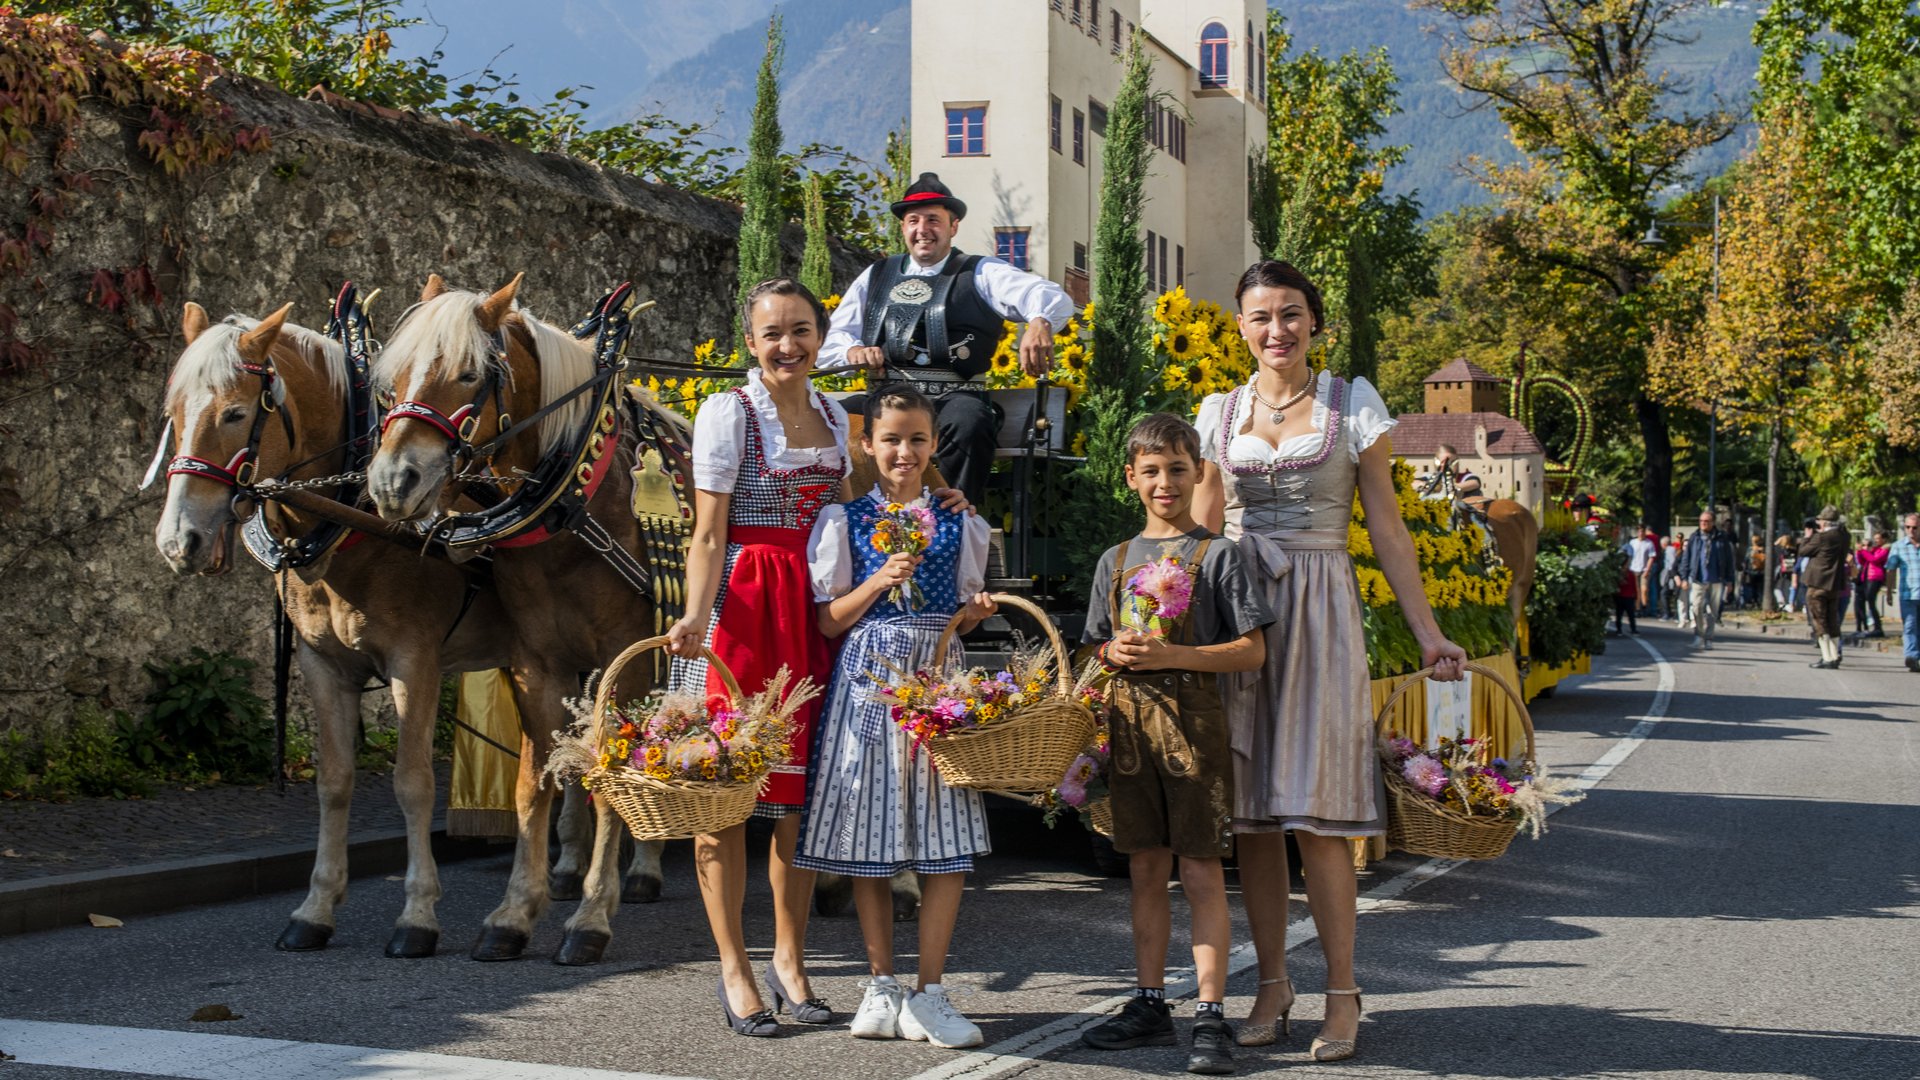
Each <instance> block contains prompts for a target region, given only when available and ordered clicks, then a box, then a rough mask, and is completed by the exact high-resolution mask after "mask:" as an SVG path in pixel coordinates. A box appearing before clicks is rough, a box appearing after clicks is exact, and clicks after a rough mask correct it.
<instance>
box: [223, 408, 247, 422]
mask: <svg viewBox="0 0 1920 1080" xmlns="http://www.w3.org/2000/svg"><path fill="white" fill-rule="evenodd" d="M246 418H247V407H246V406H245V405H235V406H233V407H232V408H230V409H228V410H227V411H226V412H223V413H221V414H220V422H221V423H223V424H238V423H240V422H241V421H243V420H245V419H246Z"/></svg>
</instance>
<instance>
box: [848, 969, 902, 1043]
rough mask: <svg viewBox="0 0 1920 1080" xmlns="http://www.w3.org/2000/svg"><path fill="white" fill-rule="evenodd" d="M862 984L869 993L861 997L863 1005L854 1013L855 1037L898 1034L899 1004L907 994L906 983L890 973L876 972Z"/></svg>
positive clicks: (888, 1036)
mask: <svg viewBox="0 0 1920 1080" xmlns="http://www.w3.org/2000/svg"><path fill="white" fill-rule="evenodd" d="M861 985H862V986H865V987H866V988H867V994H866V996H865V997H863V998H861V999H860V1008H859V1010H858V1011H857V1012H855V1013H854V1014H853V1037H854V1038H856V1039H897V1038H899V1037H900V1005H901V1002H902V1001H903V1000H904V999H905V998H906V994H907V991H906V987H903V986H901V985H900V983H899V981H898V980H896V979H895V978H894V977H893V976H891V975H876V976H874V977H873V978H872V979H870V980H868V981H867V982H864V983H862V984H861Z"/></svg>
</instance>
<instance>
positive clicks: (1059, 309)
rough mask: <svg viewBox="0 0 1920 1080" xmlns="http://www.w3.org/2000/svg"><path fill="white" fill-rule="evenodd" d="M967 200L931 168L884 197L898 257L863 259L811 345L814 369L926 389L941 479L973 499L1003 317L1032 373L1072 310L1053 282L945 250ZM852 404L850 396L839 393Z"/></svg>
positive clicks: (983, 461) (1047, 358)
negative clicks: (1016, 327)
mask: <svg viewBox="0 0 1920 1080" xmlns="http://www.w3.org/2000/svg"><path fill="white" fill-rule="evenodd" d="M966 213H967V204H966V203H963V202H961V201H960V200H959V199H957V198H955V197H954V195H953V192H951V191H948V190H947V186H946V185H945V184H942V183H941V182H940V178H939V177H938V176H935V175H934V174H932V173H921V174H920V179H918V180H916V181H914V183H913V186H911V187H909V188H907V191H906V195H905V197H903V198H902V199H901V200H900V201H899V202H897V203H894V204H893V214H894V216H895V217H897V218H899V219H900V232H901V235H902V236H903V237H905V239H906V242H907V254H905V255H890V256H888V257H887V258H885V259H882V260H880V261H879V262H877V263H874V264H873V265H872V266H870V267H868V268H867V269H866V270H865V271H863V272H862V273H861V275H860V276H859V277H857V278H855V279H854V282H853V284H852V285H850V286H848V287H847V291H846V293H845V295H843V296H842V297H841V299H840V306H839V307H838V308H837V309H835V310H834V313H833V322H832V324H831V325H830V326H829V327H828V328H827V339H826V341H825V342H824V343H823V344H822V346H821V349H820V359H819V361H818V363H819V365H820V366H821V367H839V366H843V365H859V366H862V367H865V368H867V369H868V370H869V371H870V372H872V374H871V375H870V376H869V378H868V380H867V382H868V384H869V385H870V386H872V387H874V388H876V389H877V388H878V386H879V384H880V383H881V382H883V381H888V380H892V379H900V380H904V381H907V382H910V383H912V384H913V385H914V386H915V387H916V388H917V389H919V390H920V391H921V392H922V393H925V394H927V395H928V396H929V397H931V398H933V400H934V404H935V407H936V408H937V409H938V410H939V412H938V427H939V436H940V449H939V452H938V454H937V456H936V459H937V460H938V462H939V465H940V472H941V474H942V475H943V476H945V477H946V479H947V482H948V483H949V484H951V485H953V486H954V487H957V488H959V489H960V490H961V491H964V492H966V493H967V494H968V495H971V496H972V497H974V498H976V499H977V498H979V497H980V494H979V493H980V492H981V491H983V490H984V489H985V487H986V482H987V473H988V471H989V470H990V469H991V467H992V465H993V450H994V443H995V437H996V435H997V433H998V430H999V427H1000V424H999V421H998V419H996V418H995V416H994V413H993V406H992V405H991V404H990V403H989V402H988V401H987V395H986V382H985V375H986V371H987V366H988V364H989V363H990V362H991V361H992V359H993V350H994V348H995V347H996V346H997V345H998V344H999V343H1000V333H1001V326H1002V324H1003V323H1004V322H1006V321H1009V320H1010V321H1014V322H1020V323H1024V324H1026V331H1025V332H1024V333H1023V334H1022V335H1021V338H1020V365H1021V367H1023V368H1024V369H1025V370H1026V372H1027V374H1029V375H1032V376H1035V377H1038V376H1041V375H1045V374H1046V373H1047V372H1048V371H1049V370H1051V369H1052V367H1053V334H1054V330H1055V329H1056V328H1058V327H1061V326H1065V325H1066V322H1067V320H1068V319H1069V318H1071V317H1072V316H1073V301H1072V299H1070V298H1069V297H1068V296H1067V292H1066V290H1065V289H1062V288H1061V287H1060V286H1058V285H1056V284H1054V283H1053V282H1051V281H1048V280H1047V279H1046V278H1043V277H1041V276H1040V275H1038V274H1031V273H1028V272H1027V271H1025V270H1019V269H1016V268H1015V267H1013V266H1012V265H1010V264H1009V263H1007V262H1006V261H1005V260H1002V259H996V258H992V257H990V256H981V255H967V254H965V253H962V252H959V251H956V250H954V247H953V236H954V232H955V230H956V229H957V228H958V227H959V224H960V219H961V218H962V217H965V216H966ZM845 404H846V406H847V408H848V411H850V412H851V411H857V410H858V408H859V407H860V405H861V402H860V401H858V400H851V399H850V400H848V401H847V402H846V403H845Z"/></svg>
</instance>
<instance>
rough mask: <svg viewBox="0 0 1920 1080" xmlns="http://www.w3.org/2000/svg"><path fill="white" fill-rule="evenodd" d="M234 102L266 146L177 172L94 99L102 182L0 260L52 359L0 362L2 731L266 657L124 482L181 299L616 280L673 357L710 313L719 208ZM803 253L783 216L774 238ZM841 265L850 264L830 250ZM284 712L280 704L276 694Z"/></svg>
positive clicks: (717, 311)
mask: <svg viewBox="0 0 1920 1080" xmlns="http://www.w3.org/2000/svg"><path fill="white" fill-rule="evenodd" d="M216 92H218V93H220V94H221V95H222V96H223V97H224V98H226V99H228V100H229V101H230V103H231V104H232V106H233V107H234V109H235V111H236V113H237V119H238V120H239V121H241V122H243V123H248V124H262V125H265V126H266V127H267V128H268V129H269V131H270V132H271V135H272V147H271V149H269V150H267V151H264V152H260V153H253V154H240V155H237V156H236V157H234V158H232V159H230V160H228V161H226V162H224V163H222V164H220V165H218V166H215V167H213V168H210V169H207V170H204V171H201V172H198V173H194V174H191V175H189V176H186V177H184V178H180V177H169V176H167V175H165V174H164V173H163V172H162V171H161V170H160V169H159V168H158V167H157V166H156V165H154V164H153V163H152V162H151V161H150V160H149V159H148V158H147V157H146V155H145V154H144V153H143V152H142V151H140V150H139V149H138V148H137V147H136V145H135V142H134V136H135V130H136V129H134V128H133V127H131V126H129V125H128V124H127V123H126V120H127V119H128V118H127V117H124V116H121V115H119V114H118V113H116V112H113V111H111V110H107V109H104V108H101V107H98V106H96V105H93V104H88V105H87V106H86V107H85V108H86V112H85V122H84V125H83V129H82V133H81V136H80V138H79V139H78V141H77V144H76V145H75V146H74V147H73V149H72V150H71V151H70V153H69V156H68V158H67V160H66V164H67V167H68V168H69V169H73V168H79V167H84V168H87V169H90V170H93V171H94V173H95V175H96V176H97V177H98V178H99V180H100V182H99V184H98V186H97V187H96V188H95V190H94V191H93V193H92V194H88V195H81V196H77V197H76V198H75V199H74V200H73V206H72V207H71V210H70V212H69V214H68V216H67V217H66V218H65V220H63V221H61V222H60V223H59V231H58V233H57V235H56V237H55V241H54V244H53V247H52V248H51V250H49V251H47V252H46V253H44V254H42V255H39V256H37V258H36V260H35V262H34V264H33V266H32V267H31V268H30V270H29V271H28V273H27V274H26V275H24V276H23V275H20V274H13V273H7V274H0V302H4V303H6V304H9V305H11V306H12V307H13V308H14V309H15V310H16V311H17V312H18V313H19V315H20V325H19V328H18V331H17V332H18V334H19V336H20V337H21V338H22V339H24V340H28V341H32V342H35V343H36V344H38V345H39V346H40V347H41V348H42V349H44V350H45V352H46V354H47V355H48V356H49V357H50V359H49V361H48V362H47V363H46V364H45V365H44V366H41V367H39V368H37V369H36V370H33V371H30V372H27V373H24V374H15V375H12V376H8V377H5V378H3V379H0V729H5V728H7V727H11V726H15V725H20V724H29V725H32V724H40V723H61V722H64V720H65V719H66V717H68V716H69V715H70V714H71V713H72V711H73V708H74V706H75V704H76V702H77V701H78V700H80V699H86V698H91V699H97V700H101V701H104V702H106V703H107V704H109V705H112V706H118V707H127V708H133V709H137V708H138V706H139V703H140V701H141V698H142V697H143V695H144V694H145V692H146V689H147V687H148V685H149V681H148V679H147V677H146V675H145V674H144V673H143V671H142V669H141V664H142V662H143V661H147V660H151V659H165V658H169V657H173V656H178V655H181V654H183V653H185V652H187V650H188V649H189V648H191V647H192V646H196V645H198V646H202V647H205V648H207V649H211V650H228V651H231V652H235V653H238V654H241V655H244V656H248V657H251V658H253V659H255V660H258V661H261V662H262V664H261V677H262V680H263V682H264V680H265V678H266V672H267V671H268V669H269V666H268V665H267V664H266V663H265V661H266V659H267V651H268V645H269V632H270V625H271V613H272V602H271V593H270V591H269V590H270V587H269V583H268V579H267V576H266V575H265V573H264V572H262V571H261V570H260V569H259V568H258V566H257V565H255V564H254V563H252V562H251V561H250V560H246V559H245V558H244V556H243V557H242V562H241V565H240V566H239V568H238V569H236V570H235V571H234V572H233V573H231V574H228V575H226V576H225V577H221V578H187V579H177V578H175V577H174V576H173V575H172V573H171V572H170V571H169V570H168V569H167V567H166V564H165V563H164V562H163V561H162V560H161V558H160V556H159V554H158V552H157V551H155V549H154V546H153V538H152V530H153V526H154V523H155V520H156V519H157V517H158V514H159V508H160V501H161V498H162V497H163V493H162V491H161V485H155V487H154V488H153V489H150V490H149V491H148V492H146V493H144V494H142V493H138V492H136V491H135V490H134V489H135V486H136V485H137V484H138V483H139V479H140V475H141V473H142V472H143V471H144V469H145V466H146V463H147V460H148V458H149V457H150V456H151V455H152V453H153V449H154V442H155V440H156V438H157V437H158V431H159V426H160V424H161V418H160V398H161V394H162V390H163V388H164V385H165V380H166V376H167V372H168V370H169V368H170V367H171V366H172V364H173V361H174V359H175V357H176V356H177V355H178V353H179V350H180V348H181V346H182V342H181V340H180V336H179V319H180V309H181V304H182V303H183V302H184V301H187V300H193V301H196V302H198V303H200V304H201V305H203V306H204V307H206V308H207V309H208V311H209V312H211V313H212V314H213V315H214V317H215V318H219V317H220V316H222V315H224V314H226V313H228V312H243V313H247V314H264V313H265V312H267V311H269V310H271V309H273V308H274V307H277V306H279V305H280V304H282V303H285V302H287V301H293V302H294V305H295V306H294V310H293V314H292V316H291V318H292V319H293V320H294V321H295V322H300V323H303V324H305V325H309V326H314V327H319V326H321V325H323V324H324V321H325V317H326V311H327V305H328V304H329V302H330V301H331V298H332V294H333V291H334V290H335V289H336V288H338V286H339V283H340V281H341V280H342V279H344V278H349V277H350V278H352V279H353V280H355V281H357V282H359V283H360V284H361V286H362V291H363V294H364V292H365V291H366V290H368V289H371V288H376V287H377V288H384V289H385V290H386V296H384V297H383V298H382V299H381V301H380V303H379V305H378V306H377V307H376V309H375V311H374V321H375V324H376V326H375V329H376V334H378V333H379V332H381V331H383V330H384V329H385V328H387V327H389V326H390V325H391V321H392V319H393V318H394V317H396V316H397V315H398V314H399V313H400V310H401V309H402V308H404V307H405V306H406V304H407V303H409V302H411V301H412V299H413V298H414V297H415V296H417V295H418V291H419V288H420V285H421V283H422V282H423V281H424V280H425V279H426V276H427V274H428V273H429V272H438V273H440V274H442V275H443V276H445V277H446V278H447V280H448V281H450V282H452V283H454V284H455V285H458V286H463V287H468V288H474V289H483V290H491V289H494V288H497V287H499V286H500V285H502V284H504V283H505V282H506V281H508V280H509V279H510V278H512V276H513V275H514V274H515V273H516V272H519V271H523V270H524V271H525V272H526V274H527V280H526V284H525V285H524V286H523V288H522V290H521V293H520V296H521V298H522V300H523V301H524V302H525V303H526V304H527V306H528V307H529V308H530V309H531V310H532V311H533V312H534V313H536V314H538V315H542V316H544V317H547V318H549V319H553V320H555V321H565V320H569V319H571V318H573V317H575V316H576V315H578V314H581V313H584V311H585V309H586V306H587V305H588V304H590V303H591V302H592V301H593V300H594V299H596V298H597V297H598V296H599V295H600V294H601V292H602V291H603V290H604V289H605V288H606V287H607V286H608V285H610V284H611V283H613V282H616V281H618V280H621V279H623V278H626V279H631V280H632V281H633V282H634V283H635V285H636V288H637V290H638V292H639V294H640V296H641V297H642V298H647V299H653V300H657V301H658V306H657V307H655V308H654V309H653V310H652V311H650V312H648V313H647V314H645V315H643V316H642V317H641V318H640V320H638V321H637V323H636V337H635V341H636V344H637V347H638V348H639V350H640V351H643V352H645V353H648V354H652V355H661V356H683V357H684V356H690V354H691V349H692V347H693V346H694V345H695V344H696V343H698V342H699V341H702V340H705V339H706V338H708V337H714V336H719V337H721V338H722V339H723V340H724V339H725V338H726V337H727V335H728V333H729V329H728V328H729V326H730V325H731V324H730V321H729V320H730V318H731V314H732V313H731V307H732V296H733V287H734V246H735V236H736V233H737V231H738V227H739V211H738V209H737V208H736V207H733V206H731V205H728V204H725V203H721V202H717V201H714V200H710V199H703V198H699V197H696V196H692V195H688V194H686V193H683V192H679V191H675V190H672V189H668V188H663V187H659V186H657V185H653V184H648V183H644V182H641V181H638V180H634V179H632V178H629V177H624V176H618V175H613V174H609V173H607V172H604V171H602V170H600V169H598V168H595V167H593V166H590V165H586V164H583V163H581V162H578V161H575V160H573V159H570V158H565V157H561V156H558V155H537V154H532V153H529V152H527V151H525V150H522V149H520V148H518V147H513V146H509V145H504V144H501V143H497V142H494V141H492V140H490V139H486V138H481V137H476V136H473V135H471V134H468V133H466V132H464V131H463V130H461V129H458V128H454V127H451V126H449V125H446V124H443V123H439V122H433V121H426V120H421V119H417V118H411V117H384V116H375V115H372V114H370V113H366V112H363V111H361V110H357V109H346V108H336V107H332V106H329V105H326V104H321V103H318V102H312V101H304V100H299V99H295V98H291V97H288V96H286V95H284V94H281V93H278V92H277V91H273V90H271V89H267V88H264V87H261V86H259V85H257V84H251V83H227V82H224V81H223V82H222V83H221V84H219V85H218V86H217V87H216ZM42 151H43V152H41V153H39V154H37V155H35V159H34V161H33V163H32V164H31V165H30V167H29V168H28V170H27V172H26V174H25V175H24V176H22V177H14V176H12V175H11V174H9V173H7V172H6V171H5V170H0V208H4V209H0V213H4V214H6V215H7V216H8V219H7V220H6V221H5V222H4V223H3V224H0V230H12V231H17V230H18V228H19V227H20V220H19V217H18V215H19V214H20V210H19V208H20V207H21V206H22V205H24V204H25V202H26V199H27V198H28V197H29V195H30V193H31V192H32V191H33V190H34V189H36V188H38V187H41V186H46V185H47V184H48V183H49V179H50V176H51V172H50V170H51V158H52V145H51V139H48V140H46V144H45V145H44V146H43V147H42ZM785 241H786V247H787V262H788V264H789V266H790V267H792V268H797V267H798V265H799V256H800V248H801V243H802V238H801V235H800V232H799V230H798V229H797V228H793V229H790V230H789V232H788V235H787V236H786V238H785ZM835 255H836V277H837V278H838V279H839V280H840V281H842V282H844V281H847V280H849V279H851V277H852V276H853V274H854V273H855V272H856V271H857V270H858V268H859V266H860V265H861V259H860V257H859V256H858V255H857V254H856V253H854V252H852V251H849V250H845V249H840V250H837V251H836V253H835ZM142 266H144V267H146V268H148V269H149V270H150V271H151V272H152V275H153V278H154V282H155V285H156V286H157V289H158V292H159V294H160V299H159V301H158V302H157V303H146V302H143V301H141V300H138V299H133V300H130V301H129V303H128V306H127V307H126V308H125V309H124V310H122V311H121V312H118V313H113V312H109V311H107V310H105V309H104V308H103V307H101V306H99V305H98V304H96V303H92V302H89V300H88V291H89V283H90V282H91V281H92V280H93V279H94V277H95V274H96V272H97V271H99V270H102V269H107V270H110V271H113V272H116V273H118V272H121V271H124V270H125V269H127V268H133V267H142ZM296 707H298V705H296Z"/></svg>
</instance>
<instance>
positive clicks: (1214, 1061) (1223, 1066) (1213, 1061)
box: [1187, 1018, 1233, 1076]
mask: <svg viewBox="0 0 1920 1080" xmlns="http://www.w3.org/2000/svg"><path fill="white" fill-rule="evenodd" d="M1187 1071H1188V1072H1190V1073H1199V1074H1201V1075H1202V1076H1231V1075H1233V1028H1232V1027H1231V1026H1229V1025H1228V1024H1227V1022H1226V1021H1225V1020H1213V1019H1209V1018H1202V1019H1199V1020H1195V1021H1194V1022H1193V1056H1192V1057H1190V1058H1188V1059H1187Z"/></svg>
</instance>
